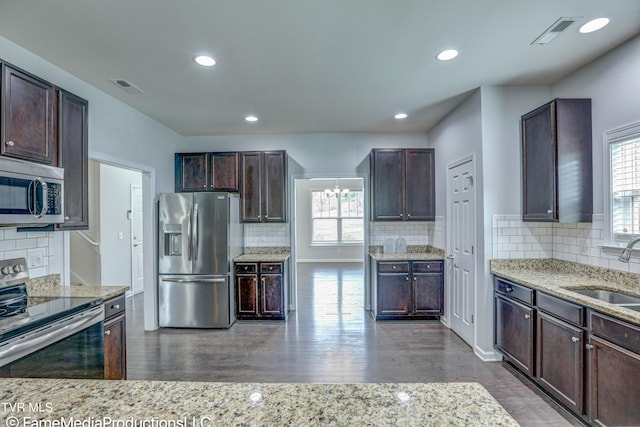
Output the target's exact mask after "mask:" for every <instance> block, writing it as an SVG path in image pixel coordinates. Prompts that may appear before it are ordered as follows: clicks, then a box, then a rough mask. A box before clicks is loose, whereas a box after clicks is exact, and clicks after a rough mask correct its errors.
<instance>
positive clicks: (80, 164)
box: [58, 90, 89, 230]
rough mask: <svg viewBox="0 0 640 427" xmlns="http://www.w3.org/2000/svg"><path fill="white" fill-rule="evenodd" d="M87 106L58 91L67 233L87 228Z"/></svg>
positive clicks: (69, 94) (74, 97)
mask: <svg viewBox="0 0 640 427" xmlns="http://www.w3.org/2000/svg"><path fill="white" fill-rule="evenodd" d="M88 108H89V103H88V102H87V101H86V100H84V99H82V98H79V97H77V96H75V95H73V94H71V93H69V92H66V91H63V90H60V91H58V144H59V145H60V166H61V167H63V168H64V224H60V225H59V226H58V227H59V228H61V229H67V230H82V229H84V230H86V229H88V228H89V189H88V186H89V172H88V170H89V153H88V127H87V125H88Z"/></svg>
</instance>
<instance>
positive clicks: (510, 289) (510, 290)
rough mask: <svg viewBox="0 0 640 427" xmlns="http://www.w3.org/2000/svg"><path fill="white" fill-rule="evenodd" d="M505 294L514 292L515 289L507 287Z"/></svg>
mask: <svg viewBox="0 0 640 427" xmlns="http://www.w3.org/2000/svg"><path fill="white" fill-rule="evenodd" d="M504 291H505V292H513V288H512V287H511V286H507V287H506V288H504Z"/></svg>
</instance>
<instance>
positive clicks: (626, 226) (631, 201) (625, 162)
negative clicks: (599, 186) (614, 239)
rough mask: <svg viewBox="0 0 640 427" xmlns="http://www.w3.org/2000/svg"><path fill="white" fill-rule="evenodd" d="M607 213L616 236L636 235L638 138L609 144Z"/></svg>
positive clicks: (639, 217)
mask: <svg viewBox="0 0 640 427" xmlns="http://www.w3.org/2000/svg"><path fill="white" fill-rule="evenodd" d="M610 147H611V197H612V200H611V211H612V212H611V214H612V228H613V233H614V234H615V235H616V236H618V237H627V238H628V237H630V235H634V234H640V137H638V136H634V137H631V138H629V139H626V140H622V141H617V142H615V143H612V144H610Z"/></svg>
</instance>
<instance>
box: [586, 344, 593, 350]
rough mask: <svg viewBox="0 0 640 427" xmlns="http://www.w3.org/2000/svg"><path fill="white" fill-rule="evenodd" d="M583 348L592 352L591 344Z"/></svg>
mask: <svg viewBox="0 0 640 427" xmlns="http://www.w3.org/2000/svg"><path fill="white" fill-rule="evenodd" d="M584 348H586V349H587V350H593V346H592V345H591V344H585V346H584Z"/></svg>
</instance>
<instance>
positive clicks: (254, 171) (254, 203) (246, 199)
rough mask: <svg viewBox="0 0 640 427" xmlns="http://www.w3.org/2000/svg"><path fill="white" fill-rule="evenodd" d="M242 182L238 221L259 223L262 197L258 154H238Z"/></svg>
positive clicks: (260, 167) (260, 168)
mask: <svg viewBox="0 0 640 427" xmlns="http://www.w3.org/2000/svg"><path fill="white" fill-rule="evenodd" d="M240 170H241V172H242V182H241V187H240V205H241V206H240V219H241V220H242V222H261V220H262V196H261V194H260V179H261V176H262V166H261V161H260V153H259V152H244V153H240Z"/></svg>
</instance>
